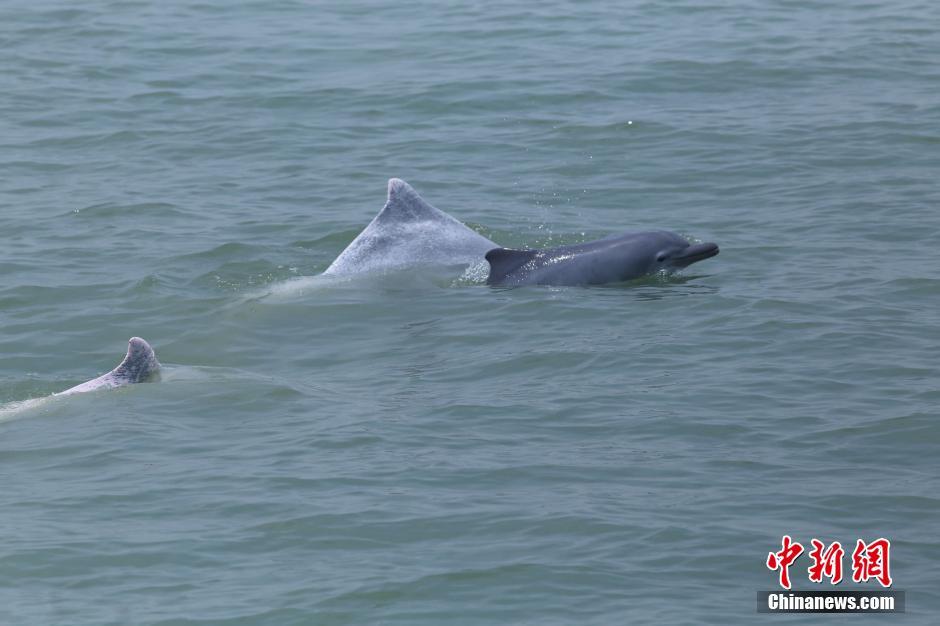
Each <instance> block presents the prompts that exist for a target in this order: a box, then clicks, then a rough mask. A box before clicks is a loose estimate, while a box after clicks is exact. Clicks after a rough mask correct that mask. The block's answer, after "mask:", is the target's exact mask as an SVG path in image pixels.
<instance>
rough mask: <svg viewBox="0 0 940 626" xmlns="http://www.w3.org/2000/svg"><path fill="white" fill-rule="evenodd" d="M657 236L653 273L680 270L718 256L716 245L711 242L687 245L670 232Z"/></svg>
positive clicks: (682, 238) (683, 240)
mask: <svg viewBox="0 0 940 626" xmlns="http://www.w3.org/2000/svg"><path fill="white" fill-rule="evenodd" d="M657 235H658V237H657V238H656V244H657V245H656V252H655V257H654V259H653V272H657V271H661V270H665V271H667V272H673V271H676V270H681V269H682V268H684V267H688V266H690V265H692V264H693V263H697V262H699V261H704V260H705V259H709V258H711V257H713V256H715V255H716V254H718V245H717V244H714V243H711V242H706V243H689V242H688V241H687V240H686V239H685V238H684V237H680V236H679V235H677V234H675V233H670V232H660V233H657Z"/></svg>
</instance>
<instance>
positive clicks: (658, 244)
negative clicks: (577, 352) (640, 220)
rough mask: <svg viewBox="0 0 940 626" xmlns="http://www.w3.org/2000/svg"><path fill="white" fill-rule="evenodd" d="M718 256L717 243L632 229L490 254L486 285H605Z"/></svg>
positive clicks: (661, 231) (674, 268)
mask: <svg viewBox="0 0 940 626" xmlns="http://www.w3.org/2000/svg"><path fill="white" fill-rule="evenodd" d="M716 254H718V246H717V245H716V244H713V243H694V244H693V243H689V242H688V241H687V240H686V239H685V238H683V237H680V236H679V235H677V234H675V233H672V232H669V231H665V230H656V231H647V232H628V233H623V234H620V235H611V236H610V237H605V238H603V239H598V240H596V241H589V242H587V243H580V244H575V245H572V246H560V247H557V248H545V249H542V250H509V249H506V248H496V249H495V250H490V251H489V252H487V253H486V260H487V261H489V264H490V275H489V278H487V281H486V282H487V284H489V285H497V286H503V287H514V286H519V285H601V284H604V283H614V282H622V281H625V280H632V279H634V278H640V277H641V276H646V275H649V274H655V273H657V272H660V271H665V272H673V271H675V270H679V269H682V268H683V267H687V266H689V265H691V264H692V263H695V262H697V261H702V260H704V259H707V258H710V257H713V256H715V255H716Z"/></svg>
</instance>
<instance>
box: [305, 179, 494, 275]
mask: <svg viewBox="0 0 940 626" xmlns="http://www.w3.org/2000/svg"><path fill="white" fill-rule="evenodd" d="M498 247H499V245H498V244H496V243H493V242H492V241H490V240H489V239H487V238H486V237H484V236H483V235H480V234H479V233H476V232H474V231H472V230H470V229H469V228H468V227H466V226H464V225H463V224H462V223H460V222H459V221H457V220H455V219H454V218H453V217H451V216H450V215H447V214H446V213H444V212H443V211H440V210H438V209H436V208H434V207H433V206H431V205H430V204H428V203H427V202H425V201H424V199H423V198H421V196H419V195H418V193H417V192H416V191H415V190H414V189H412V188H411V185H409V184H408V183H406V182H405V181H403V180H401V179H398V178H392V179H390V180H389V181H388V200H387V201H386V202H385V206H384V207H383V208H382V210H381V211H379V214H378V215H376V216H375V218H374V219H373V220H372V221H371V222H370V223H369V225H368V226H366V227H365V229H364V230H363V231H362V232H361V233H359V235H358V236H357V237H356V238H355V239H353V241H352V243H350V244H349V245H348V246H346V249H345V250H343V251H342V252H341V253H340V255H339V256H338V257H336V259H335V260H334V261H333V262H332V263H331V264H330V266H329V267H328V268H326V271H324V272H323V274H324V275H327V276H347V275H351V274H359V273H363V272H376V271H388V270H395V269H402V268H406V267H413V266H422V265H424V266H452V265H470V264H472V263H477V262H481V261H482V260H483V256H484V255H485V254H486V251H487V250H492V249H493V248H498Z"/></svg>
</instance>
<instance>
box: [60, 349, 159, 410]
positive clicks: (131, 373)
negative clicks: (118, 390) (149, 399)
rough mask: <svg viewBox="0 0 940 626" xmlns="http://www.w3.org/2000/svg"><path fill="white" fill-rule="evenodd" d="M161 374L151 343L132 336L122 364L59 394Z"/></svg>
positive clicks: (145, 378)
mask: <svg viewBox="0 0 940 626" xmlns="http://www.w3.org/2000/svg"><path fill="white" fill-rule="evenodd" d="M159 374H160V363H159V361H157V355H156V354H154V352H153V348H151V347H150V344H149V343H147V342H146V341H144V340H143V339H141V338H140V337H131V338H130V340H129V341H128V342H127V355H126V356H125V357H124V360H123V361H121V364H120V365H118V366H117V367H115V368H114V369H113V370H111V371H110V372H108V373H107V374H105V375H103V376H99V377H98V378H95V379H93V380H89V381H88V382H84V383H82V384H81V385H76V386H75V387H72V388H71V389H66V390H65V391H61V392H59V393H57V394H53V395H57V396H66V395H70V394H73V393H85V392H86V391H95V390H97V389H112V388H114V387H122V386H124V385H131V384H134V383H143V382H147V381H151V380H154V379H156V378H157V377H158V376H159Z"/></svg>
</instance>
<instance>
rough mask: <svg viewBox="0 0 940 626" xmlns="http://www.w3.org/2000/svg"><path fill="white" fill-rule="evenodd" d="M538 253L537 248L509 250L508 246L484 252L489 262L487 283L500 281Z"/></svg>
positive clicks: (492, 283)
mask: <svg viewBox="0 0 940 626" xmlns="http://www.w3.org/2000/svg"><path fill="white" fill-rule="evenodd" d="M538 253H539V251H538V250H511V249H509V248H495V249H493V250H490V251H489V252H487V253H486V260H487V261H489V264H490V275H489V278H487V279H486V283H487V284H488V285H494V284H498V283H500V282H502V281H503V280H504V279H505V278H506V277H507V276H508V275H509V274H511V273H513V272H514V271H516V270H517V269H519V268H520V267H522V266H523V265H525V264H526V263H528V262H529V261H530V260H532V259H533V258H534V257H535V255H537V254H538Z"/></svg>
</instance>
